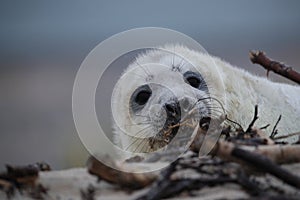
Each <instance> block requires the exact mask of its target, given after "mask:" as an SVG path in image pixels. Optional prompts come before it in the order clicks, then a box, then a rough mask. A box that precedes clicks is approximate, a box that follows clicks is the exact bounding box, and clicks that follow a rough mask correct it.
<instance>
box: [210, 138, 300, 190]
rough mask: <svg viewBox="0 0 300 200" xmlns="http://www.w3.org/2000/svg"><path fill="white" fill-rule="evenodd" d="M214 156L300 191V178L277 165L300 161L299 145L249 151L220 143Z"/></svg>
mask: <svg viewBox="0 0 300 200" xmlns="http://www.w3.org/2000/svg"><path fill="white" fill-rule="evenodd" d="M212 154H214V155H217V156H219V157H220V158H222V159H224V160H228V161H233V162H237V163H240V164H242V165H246V166H247V167H253V168H256V169H258V170H260V171H262V172H265V173H269V174H272V175H273V176H276V177H277V178H279V179H281V180H282V181H284V182H285V183H287V184H289V185H292V186H294V187H296V188H298V189H300V177H299V176H297V175H296V174H293V173H291V172H289V171H288V170H286V169H284V168H282V167H281V166H279V165H278V164H277V163H283V162H284V163H292V162H299V161H300V156H299V155H300V146H299V145H285V146H280V145H272V146H271V145H267V146H263V145H262V146H260V147H255V148H252V151H251V149H249V150H246V149H243V148H241V147H238V146H236V145H235V144H233V143H230V142H226V141H219V142H218V143H217V145H215V147H214V149H213V151H212Z"/></svg>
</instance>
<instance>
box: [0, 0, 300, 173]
mask: <svg viewBox="0 0 300 200" xmlns="http://www.w3.org/2000/svg"><path fill="white" fill-rule="evenodd" d="M221 2H222V1H214V0H209V1H196V0H195V1H175V0H165V1H153V0H152V1H141V0H137V1H118V2H117V1H112V0H110V1H93V0H90V1H75V0H65V1H57V0H52V1H38V0H26V1H21V0H19V1H9V0H7V1H5V0H2V1H1V2H0V92H1V94H0V169H3V168H4V165H5V164H7V163H9V164H18V165H19V164H29V163H34V162H37V161H46V162H48V163H49V164H50V165H51V166H52V168H54V169H62V168H68V167H75V166H83V165H84V164H85V160H86V158H87V152H86V150H85V148H84V147H83V145H82V144H81V142H80V140H79V138H78V135H77V132H76V129H75V126H74V123H73V118H72V87H73V82H74V78H75V76H76V72H77V70H78V69H79V67H80V64H81V62H82V61H83V59H84V58H85V56H86V55H87V54H88V53H89V52H90V51H91V50H92V49H93V48H94V47H95V46H96V45H97V44H98V43H100V42H101V41H103V40H104V39H106V38H108V37H110V36H111V35H113V34H116V33H118V32H121V31H125V30H128V29H131V28H136V27H145V26H157V27H165V28H170V29H173V30H177V31H180V32H182V33H184V34H186V35H188V36H190V37H192V38H193V39H195V40H196V41H198V42H199V43H200V44H201V45H202V46H203V47H204V48H205V49H206V50H207V51H208V52H209V53H211V54H213V55H216V56H219V57H222V58H223V59H225V60H227V61H228V62H230V63H231V64H233V65H237V66H239V67H243V68H245V69H247V70H248V71H251V72H252V73H255V74H259V75H261V76H265V71H264V70H263V69H262V68H260V67H259V66H257V65H252V64H251V63H250V61H249V58H248V52H249V50H257V49H259V50H263V51H265V52H267V55H268V56H270V57H271V58H274V59H276V60H279V61H283V62H285V63H287V64H289V65H290V66H293V67H295V68H296V69H298V70H300V68H299V67H300V55H299V52H300V26H299V22H300V12H299V10H300V1H297V0H295V1H276V0H272V1H271V0H266V1H259V0H252V1H238V0H236V1H226V3H225V1H224V3H223V4H222V3H221ZM297 66H298V68H297ZM120 67H121V66H120ZM106 78H107V79H110V78H109V77H106ZM117 78H118V77H114V78H112V79H114V80H115V79H117ZM270 78H271V79H273V80H275V81H284V80H283V79H282V78H280V77H278V76H277V75H274V74H271V77H270ZM100 84H101V87H104V88H106V87H107V88H110V87H112V85H111V84H108V83H106V82H105V81H102V82H101V83H100ZM104 95H107V96H109V93H107V94H104ZM101 104H102V102H97V106H100V107H101ZM100 110H101V109H100ZM109 115H110V114H109V113H100V114H98V116H99V118H101V117H106V118H107V119H108V120H107V119H100V120H102V122H103V123H106V126H107V127H110V124H109Z"/></svg>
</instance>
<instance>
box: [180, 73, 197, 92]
mask: <svg viewBox="0 0 300 200" xmlns="http://www.w3.org/2000/svg"><path fill="white" fill-rule="evenodd" d="M183 77H184V78H185V80H186V82H187V83H188V84H190V85H191V86H192V87H194V88H199V87H200V84H201V76H200V75H199V74H197V73H195V72H191V71H188V72H186V73H184V74H183Z"/></svg>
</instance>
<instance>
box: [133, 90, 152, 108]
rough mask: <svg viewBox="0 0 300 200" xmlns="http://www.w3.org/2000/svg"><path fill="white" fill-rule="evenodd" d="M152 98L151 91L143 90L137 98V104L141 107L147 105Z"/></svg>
mask: <svg viewBox="0 0 300 200" xmlns="http://www.w3.org/2000/svg"><path fill="white" fill-rule="evenodd" d="M150 96H151V91H148V90H142V91H139V93H137V95H136V97H135V102H136V103H137V104H139V105H145V104H146V103H147V101H148V99H149V98H150Z"/></svg>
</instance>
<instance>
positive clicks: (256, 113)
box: [246, 105, 258, 133]
mask: <svg viewBox="0 0 300 200" xmlns="http://www.w3.org/2000/svg"><path fill="white" fill-rule="evenodd" d="M257 119H258V106H257V105H255V108H254V116H253V119H252V121H251V122H250V124H249V126H248V128H247V130H246V133H250V131H251V129H252V127H253V125H254V123H255V121H256V120H257Z"/></svg>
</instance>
